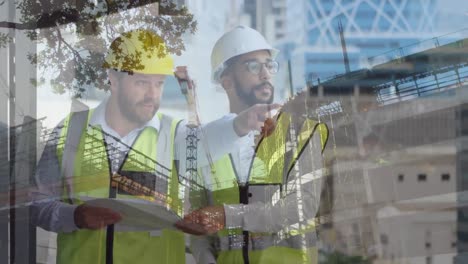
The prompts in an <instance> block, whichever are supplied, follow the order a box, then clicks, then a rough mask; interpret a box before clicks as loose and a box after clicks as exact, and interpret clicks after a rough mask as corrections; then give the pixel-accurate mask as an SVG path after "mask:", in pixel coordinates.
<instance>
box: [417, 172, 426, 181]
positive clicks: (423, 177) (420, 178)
mask: <svg viewBox="0 0 468 264" xmlns="http://www.w3.org/2000/svg"><path fill="white" fill-rule="evenodd" d="M426 180H427V175H426V174H424V173H421V174H418V181H426Z"/></svg>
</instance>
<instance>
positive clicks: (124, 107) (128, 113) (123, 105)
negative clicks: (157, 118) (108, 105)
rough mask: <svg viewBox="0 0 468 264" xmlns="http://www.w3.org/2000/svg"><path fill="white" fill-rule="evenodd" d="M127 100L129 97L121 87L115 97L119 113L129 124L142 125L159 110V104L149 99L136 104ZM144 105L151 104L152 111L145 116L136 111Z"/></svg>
mask: <svg viewBox="0 0 468 264" xmlns="http://www.w3.org/2000/svg"><path fill="white" fill-rule="evenodd" d="M129 98H130V97H129V96H127V95H126V94H125V93H124V89H123V87H122V86H120V92H119V93H118V96H117V100H118V103H119V107H120V111H121V113H122V115H123V116H124V117H125V118H126V119H127V120H129V121H130V122H134V123H137V124H139V125H144V124H146V123H147V122H148V121H150V120H151V119H152V118H153V117H154V115H155V114H156V112H157V111H158V109H159V103H158V102H155V101H154V100H152V99H150V98H145V99H144V100H142V101H139V102H136V103H135V102H132V101H131V100H129ZM145 104H153V111H152V112H151V113H150V114H147V115H145V114H144V113H140V112H138V109H139V108H142V107H143V105H145Z"/></svg>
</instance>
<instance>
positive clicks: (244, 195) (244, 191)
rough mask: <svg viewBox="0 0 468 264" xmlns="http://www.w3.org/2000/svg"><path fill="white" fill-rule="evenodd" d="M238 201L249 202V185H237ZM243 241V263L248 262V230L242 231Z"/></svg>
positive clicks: (247, 263)
mask: <svg viewBox="0 0 468 264" xmlns="http://www.w3.org/2000/svg"><path fill="white" fill-rule="evenodd" d="M239 201H240V203H241V204H248V203H249V185H248V184H246V185H239ZM242 235H243V237H244V243H243V244H242V257H243V258H244V263H245V264H249V231H242Z"/></svg>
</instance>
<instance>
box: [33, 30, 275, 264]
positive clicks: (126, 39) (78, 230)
mask: <svg viewBox="0 0 468 264" xmlns="http://www.w3.org/2000/svg"><path fill="white" fill-rule="evenodd" d="M173 64H174V63H173V59H172V57H171V56H170V55H169V54H168V53H167V51H166V47H165V45H164V42H163V40H162V39H161V37H160V36H158V35H157V34H156V33H154V32H153V31H150V30H134V31H130V32H127V33H124V34H122V35H121V36H120V37H118V38H117V39H115V40H114V41H113V42H112V44H111V46H110V49H109V52H108V55H107V57H106V58H105V62H104V65H103V67H104V68H106V69H108V77H109V81H110V96H108V97H107V98H106V99H105V100H104V101H103V102H102V103H101V104H100V105H99V106H98V107H97V108H95V109H91V110H87V111H81V112H76V113H72V114H70V115H68V116H67V117H66V118H65V120H64V121H63V122H62V123H61V124H60V125H59V126H58V127H57V128H56V130H55V133H57V135H60V136H59V137H58V138H57V139H56V140H53V141H51V142H49V143H48V144H47V146H46V149H45V151H44V154H43V155H42V158H41V162H40V163H39V166H38V172H37V180H38V184H39V187H40V190H41V193H40V194H36V199H38V201H36V202H35V203H34V204H33V206H32V212H33V219H34V220H35V222H36V223H37V225H38V226H40V227H42V228H44V229H46V230H49V231H54V232H57V233H58V237H57V263H59V264H61V263H72V264H74V263H106V264H112V263H114V264H118V263H185V243H184V236H183V234H182V233H181V232H180V231H177V230H175V229H174V228H168V229H160V230H151V231H148V230H145V229H142V230H138V229H137V228H133V229H131V231H128V229H127V230H124V228H123V227H122V226H120V225H119V221H121V220H122V218H123V217H129V216H128V215H127V216H125V215H121V214H120V213H118V212H117V211H114V210H112V209H109V208H104V207H97V206H91V205H88V204H86V202H85V200H86V199H87V198H94V199H95V198H118V199H120V198H122V199H145V200H151V201H156V202H158V203H159V204H161V205H163V206H165V207H166V208H167V209H168V210H170V211H172V212H176V213H177V214H179V215H181V214H182V211H183V210H182V208H183V199H184V197H182V196H181V193H182V192H181V189H180V188H181V185H180V184H179V175H180V173H179V172H182V173H183V172H184V171H185V170H184V168H185V163H184V162H185V153H186V145H185V142H186V131H185V128H186V126H185V125H184V124H183V123H181V122H179V121H178V120H174V119H172V118H171V117H169V116H166V115H164V114H161V113H159V112H158V109H159V103H160V100H161V96H162V92H163V87H164V81H165V79H166V77H167V76H170V75H173V69H174V65H173ZM270 107H271V106H270V105H256V106H254V107H252V108H250V109H249V110H248V111H244V112H242V113H240V114H239V115H237V116H235V117H232V116H228V117H225V118H222V119H220V120H217V121H214V122H212V123H210V124H207V125H206V126H204V132H205V133H203V134H204V137H202V138H201V139H200V140H202V141H205V140H206V141H208V144H200V147H199V151H198V152H199V153H204V152H209V153H211V156H212V157H213V158H214V159H216V158H217V157H220V156H221V155H222V154H224V153H226V152H228V151H229V150H230V148H231V147H232V146H233V145H234V143H235V142H236V140H237V139H238V137H240V136H244V135H245V134H247V133H248V132H249V131H250V130H252V129H259V128H260V126H261V125H262V124H263V121H264V118H265V115H266V112H267V110H268V109H269V108H270ZM220 133H222V134H223V137H219V134H220ZM203 146H210V147H211V148H209V147H208V148H209V149H203ZM197 157H198V158H199V159H198V162H199V164H208V161H207V159H206V158H204V157H205V156H204V155H197ZM54 186H58V188H54ZM41 195H42V196H41ZM84 197H87V198H86V199H85V198H84ZM41 198H47V200H45V201H39V200H40V199H41ZM144 220H145V219H141V221H142V222H144ZM181 227H182V228H184V227H183V226H181ZM185 228H190V227H185Z"/></svg>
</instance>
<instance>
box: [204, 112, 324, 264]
mask: <svg viewBox="0 0 468 264" xmlns="http://www.w3.org/2000/svg"><path fill="white" fill-rule="evenodd" d="M290 125H292V124H291V117H290V116H289V115H288V114H285V113H282V114H281V115H280V116H279V118H278V120H277V124H276V128H275V131H274V132H273V134H272V135H270V136H269V137H266V138H263V139H262V141H261V142H260V143H259V145H258V147H257V150H256V156H255V157H254V159H253V160H252V163H251V168H250V173H249V183H248V185H247V186H248V188H250V190H251V191H254V190H255V191H258V194H259V195H258V196H259V197H261V198H263V199H260V200H262V202H272V196H273V195H277V196H278V197H277V198H278V199H279V198H280V196H281V192H280V191H281V187H282V186H283V185H284V184H285V183H286V180H285V178H284V176H283V175H288V174H289V172H290V171H291V170H292V168H293V167H294V165H295V162H296V160H297V159H298V157H299V156H300V155H301V153H302V151H303V150H304V149H305V147H306V145H307V144H308V142H309V141H310V139H311V138H312V136H313V135H314V133H315V132H318V133H320V139H321V144H322V152H323V150H324V148H325V145H326V142H327V139H328V128H327V127H326V125H325V124H322V123H317V122H315V121H313V120H306V121H304V122H303V124H302V127H301V130H300V132H299V134H298V135H297V148H296V149H295V150H294V151H293V152H292V155H290V158H289V160H287V159H286V157H285V153H286V152H287V151H290V152H291V150H293V148H292V147H291V146H288V143H287V135H288V133H289V126H290ZM286 162H288V164H287V166H286V165H285V163H286ZM214 166H215V168H214V170H213V171H215V172H216V173H215V174H214V175H213V174H212V175H211V179H210V182H211V189H212V190H211V199H212V203H213V204H218V205H222V204H238V203H240V193H239V190H240V189H239V188H240V186H239V185H238V181H237V176H236V171H235V168H234V166H233V163H232V160H231V159H230V156H228V155H226V156H224V157H223V158H221V159H220V160H218V161H217V162H216V163H215V164H214ZM242 188H245V186H244V187H242ZM255 201H259V199H257V200H255ZM314 227H315V225H313V224H310V225H308V226H306V227H301V229H300V230H298V229H297V228H294V227H288V228H285V230H287V231H286V232H284V231H283V232H279V233H275V234H265V233H262V234H260V233H252V232H250V236H249V239H248V245H247V248H248V250H249V252H248V259H250V262H251V263H260V262H257V261H253V259H252V257H253V258H254V259H256V260H258V259H263V258H259V255H258V254H259V252H262V251H265V250H268V248H273V247H274V248H275V250H276V251H277V252H283V251H287V252H288V254H289V255H290V256H291V254H292V258H296V257H297V259H302V260H304V257H303V254H304V252H305V251H307V252H308V253H307V256H309V255H310V254H312V255H314V254H315V256H316V248H315V249H313V248H314V245H315V243H316V234H315V228H314ZM281 233H283V234H286V235H282V236H280V235H279V234H281ZM218 236H219V243H218V245H217V247H218V249H219V250H220V252H219V255H218V263H237V262H236V261H241V262H242V261H245V254H243V253H242V249H243V250H244V251H245V250H246V249H247V248H246V244H245V236H244V235H243V232H242V230H241V229H225V230H221V231H220V232H218ZM279 248H284V250H278V249H279ZM252 250H253V251H252ZM268 251H269V250H268ZM276 251H271V252H270V253H269V254H274V255H276V253H274V252H276ZM311 252H315V253H311ZM242 255H244V257H243V256H242ZM299 256H300V257H299ZM306 259H309V260H310V257H307V258H306ZM314 259H315V257H314ZM288 262H289V261H288ZM299 262H300V261H298V262H297V263H299ZM262 263H269V262H268V261H267V260H265V262H262Z"/></svg>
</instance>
